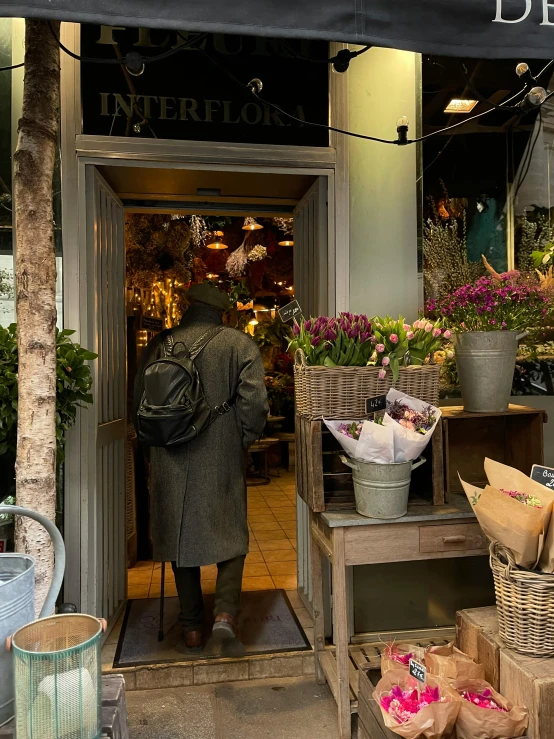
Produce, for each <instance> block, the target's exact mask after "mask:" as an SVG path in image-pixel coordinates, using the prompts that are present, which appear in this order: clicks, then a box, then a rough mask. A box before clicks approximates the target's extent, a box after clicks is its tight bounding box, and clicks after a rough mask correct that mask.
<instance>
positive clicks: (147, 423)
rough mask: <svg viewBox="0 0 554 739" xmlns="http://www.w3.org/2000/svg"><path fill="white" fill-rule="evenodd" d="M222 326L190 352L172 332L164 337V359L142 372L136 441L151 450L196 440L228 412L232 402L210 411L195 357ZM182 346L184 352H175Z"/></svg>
mask: <svg viewBox="0 0 554 739" xmlns="http://www.w3.org/2000/svg"><path fill="white" fill-rule="evenodd" d="M223 329H224V327H223V326H217V327H216V328H213V329H210V330H209V331H206V333H204V334H202V336H201V337H200V338H199V339H198V340H197V341H196V342H195V343H194V344H193V345H192V347H191V349H190V351H188V350H187V347H186V345H185V344H184V342H182V341H177V342H175V340H174V338H173V335H172V334H171V332H168V333H167V335H166V336H165V338H164V340H163V342H162V347H163V352H164V354H163V356H162V357H160V358H158V359H155V360H154V361H153V362H150V364H148V365H147V366H146V368H145V370H144V391H143V393H142V397H141V400H140V406H139V410H138V413H137V422H138V424H137V425H138V428H137V432H138V437H139V440H140V441H141V442H142V443H143V444H145V445H147V446H154V447H173V446H177V445H179V444H185V443H186V442H187V441H191V440H192V439H196V437H197V436H199V435H200V434H201V433H202V432H203V431H205V430H206V429H207V428H208V426H209V425H210V424H211V423H212V421H213V420H214V419H215V418H217V416H218V415H221V416H222V415H224V414H225V413H227V412H228V411H230V410H231V407H232V405H233V404H234V402H235V399H234V398H232V399H230V400H227V401H226V402H225V403H223V404H222V405H219V406H217V407H216V408H214V409H212V408H210V406H209V405H208V402H207V400H206V397H205V395H204V390H203V389H202V382H201V381H200V376H199V374H198V370H197V368H196V365H195V363H194V360H195V359H196V357H197V356H198V355H199V354H200V352H201V351H202V350H203V349H205V347H206V346H207V345H208V344H209V342H210V341H211V340H212V339H213V338H214V337H215V336H216V335H217V334H218V333H219V332H220V331H223ZM179 344H182V346H183V348H184V351H180V352H179V353H176V352H175V349H176V347H177V346H178V345H179Z"/></svg>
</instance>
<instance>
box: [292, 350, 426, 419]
mask: <svg viewBox="0 0 554 739" xmlns="http://www.w3.org/2000/svg"><path fill="white" fill-rule="evenodd" d="M439 374H440V367H439V365H436V364H426V365H423V366H421V367H418V366H411V367H402V368H401V369H400V377H399V378H398V381H397V382H396V383H393V382H392V373H391V372H387V376H386V378H385V379H384V380H380V379H379V368H378V367H310V366H308V365H307V364H306V357H305V355H304V352H303V351H302V350H301V349H298V350H297V351H296V354H295V365H294V395H295V401H296V412H297V413H298V414H299V415H300V416H303V417H304V418H308V419H310V420H312V421H316V420H318V419H320V418H328V419H335V420H340V419H344V420H351V421H354V420H357V419H361V418H364V417H365V416H367V411H366V400H367V398H374V397H375V396H377V395H385V394H386V393H388V391H389V390H390V388H391V387H395V388H396V389H397V390H400V391H402V392H403V393H407V394H408V395H411V396H413V397H414V398H419V399H420V400H424V401H425V402H427V403H431V405H438V404H439Z"/></svg>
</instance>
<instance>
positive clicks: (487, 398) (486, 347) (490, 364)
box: [454, 331, 524, 413]
mask: <svg viewBox="0 0 554 739" xmlns="http://www.w3.org/2000/svg"><path fill="white" fill-rule="evenodd" d="M523 336H524V334H518V332H517V331H466V332H463V331H462V332H460V333H457V334H454V350H455V354H456V366H457V368H458V376H459V378H460V387H461V390H462V398H463V401H464V410H466V411H469V412H470V413H502V412H504V411H507V410H508V405H509V403H510V395H511V393H512V384H513V381H514V368H515V364H516V355H517V345H518V341H519V339H521V338H522V337H523Z"/></svg>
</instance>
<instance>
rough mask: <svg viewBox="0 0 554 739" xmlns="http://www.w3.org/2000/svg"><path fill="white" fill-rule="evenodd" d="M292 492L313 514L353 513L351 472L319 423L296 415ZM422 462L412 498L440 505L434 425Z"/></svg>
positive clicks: (438, 441) (439, 450)
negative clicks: (343, 511)
mask: <svg viewBox="0 0 554 739" xmlns="http://www.w3.org/2000/svg"><path fill="white" fill-rule="evenodd" d="M295 454H296V489H297V492H298V494H299V495H300V497H301V498H302V500H304V502H305V503H307V505H308V506H309V507H310V508H311V509H312V511H315V512H316V513H321V512H323V511H342V510H354V509H355V507H356V505H355V501H354V486H353V483H352V471H351V469H350V468H349V467H347V466H346V465H344V464H343V463H342V462H341V460H340V457H341V455H342V454H345V451H344V449H343V448H342V447H341V445H340V444H339V442H338V441H337V440H336V439H335V437H334V436H333V435H332V434H331V432H330V431H329V430H328V429H327V427H326V426H325V424H324V423H323V421H310V420H309V419H307V418H304V417H303V416H300V415H297V416H296V451H295ZM424 456H425V458H426V460H427V461H426V463H425V464H424V465H422V466H421V467H420V468H419V469H417V470H415V472H414V474H413V477H412V486H411V488H410V494H411V495H412V497H414V496H415V497H417V498H421V499H422V500H427V501H428V502H432V503H434V504H435V505H442V504H443V503H444V502H445V497H444V468H443V440H442V427H441V425H440V424H438V425H437V428H436V430H435V433H434V434H433V438H432V440H431V443H430V444H429V446H428V447H427V449H426V450H425V453H424Z"/></svg>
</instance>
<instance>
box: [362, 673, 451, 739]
mask: <svg viewBox="0 0 554 739" xmlns="http://www.w3.org/2000/svg"><path fill="white" fill-rule="evenodd" d="M427 682H428V684H429V685H430V686H431V687H433V688H434V687H436V686H437V685H438V687H439V689H440V691H441V695H442V696H447V697H448V698H449V699H450V700H449V701H447V702H444V703H431V705H429V706H425V708H422V709H421V711H420V712H419V713H417V714H416V715H415V716H414V718H413V719H412V720H411V721H408V722H407V723H405V724H399V723H397V722H396V720H395V719H394V718H393V717H392V716H390V715H389V714H388V713H387V712H386V711H384V710H383V709H382V708H381V713H382V715H383V722H384V724H385V726H386V727H387V729H390V730H391V731H393V732H394V733H395V734H398V735H399V736H403V737H404V738H405V739H418V738H419V737H425V739H441V737H444V736H445V735H446V736H448V735H449V734H450V733H451V732H452V730H453V728H454V725H455V723H456V718H457V716H458V710H459V708H460V703H461V698H460V696H459V694H458V693H457V691H456V690H454V689H453V688H451V687H450V686H449V685H448V683H447V682H446V681H445V680H442V679H441V678H440V677H434V676H433V675H428V676H427ZM417 684H418V683H417V681H416V680H414V678H412V677H410V675H409V673H407V672H406V670H389V671H388V672H386V673H385V674H384V675H383V677H382V678H381V680H379V682H378V683H377V686H376V687H375V691H374V693H373V699H374V700H375V701H377V703H378V704H379V706H381V702H380V698H381V696H382V695H383V693H388V692H389V691H390V690H392V688H393V687H394V686H395V685H400V687H401V688H402V690H405V689H406V688H407V687H410V688H413V687H414V686H415V685H417Z"/></svg>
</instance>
